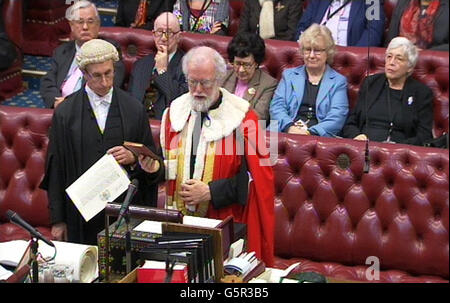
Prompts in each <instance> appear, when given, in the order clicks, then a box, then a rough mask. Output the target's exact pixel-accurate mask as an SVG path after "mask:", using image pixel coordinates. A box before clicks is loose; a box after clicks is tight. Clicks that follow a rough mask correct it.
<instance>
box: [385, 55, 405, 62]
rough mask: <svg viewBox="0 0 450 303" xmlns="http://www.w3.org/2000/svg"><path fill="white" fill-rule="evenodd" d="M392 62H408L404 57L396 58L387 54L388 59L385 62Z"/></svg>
mask: <svg viewBox="0 0 450 303" xmlns="http://www.w3.org/2000/svg"><path fill="white" fill-rule="evenodd" d="M391 60H394V62H396V63H400V64H402V63H405V62H406V58H405V57H402V56H394V55H392V54H387V55H386V57H385V61H386V62H390V61H391Z"/></svg>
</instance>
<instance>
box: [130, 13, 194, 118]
mask: <svg viewBox="0 0 450 303" xmlns="http://www.w3.org/2000/svg"><path fill="white" fill-rule="evenodd" d="M153 35H154V38H155V44H156V50H157V53H156V55H154V54H150V55H148V56H146V57H143V58H142V59H140V60H138V61H136V63H135V64H134V67H133V71H132V72H131V76H130V82H129V85H128V91H129V92H130V93H131V94H132V95H133V96H134V97H136V99H138V100H141V101H142V102H143V103H144V106H145V107H146V109H147V112H148V114H149V117H151V118H156V119H158V120H161V117H162V113H163V111H164V109H165V108H166V107H168V106H169V104H170V102H172V100H174V99H175V98H177V97H179V96H180V95H182V94H184V93H185V92H187V91H188V88H187V84H186V80H185V78H184V75H183V71H182V70H181V59H182V58H183V55H184V53H183V52H182V51H181V50H179V49H178V43H179V41H180V24H179V22H178V19H177V18H176V17H175V15H174V14H172V13H162V14H161V15H159V16H158V18H156V20H155V25H154V30H153Z"/></svg>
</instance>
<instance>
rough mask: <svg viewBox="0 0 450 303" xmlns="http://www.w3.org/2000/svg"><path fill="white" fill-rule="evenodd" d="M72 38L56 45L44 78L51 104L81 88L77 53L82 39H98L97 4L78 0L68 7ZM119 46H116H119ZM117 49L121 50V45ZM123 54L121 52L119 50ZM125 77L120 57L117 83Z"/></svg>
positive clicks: (43, 89)
mask: <svg viewBox="0 0 450 303" xmlns="http://www.w3.org/2000/svg"><path fill="white" fill-rule="evenodd" d="M66 19H67V20H69V25H70V30H71V36H72V38H73V39H74V40H73V41H70V42H67V43H65V44H63V45H61V46H59V47H58V48H56V49H55V51H54V53H53V57H52V66H51V68H50V70H49V71H48V72H47V74H46V75H45V76H44V77H42V79H41V89H40V92H41V96H42V99H43V100H44V103H45V105H46V106H47V107H48V108H53V107H56V106H58V105H59V104H60V103H61V102H62V101H64V99H65V97H66V96H68V95H70V94H72V93H74V92H76V91H77V90H79V89H80V88H81V86H82V84H83V77H82V73H81V71H80V69H79V68H78V67H77V64H76V62H75V54H76V53H78V52H79V50H80V47H81V46H82V45H83V43H85V42H87V41H89V40H91V39H96V38H97V37H98V32H99V29H100V18H99V15H98V11H97V8H96V6H95V4H93V3H91V2H89V1H84V0H82V1H78V2H75V4H73V5H72V6H70V7H69V8H68V9H67V10H66ZM116 47H117V46H116ZM117 49H119V50H120V48H119V47H117ZM119 54H120V53H119ZM124 78H125V65H124V64H123V63H122V62H121V61H118V62H117V63H116V64H115V76H114V81H115V82H114V84H115V85H116V86H118V87H120V86H122V82H123V80H124Z"/></svg>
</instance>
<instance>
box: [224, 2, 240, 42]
mask: <svg viewBox="0 0 450 303" xmlns="http://www.w3.org/2000/svg"><path fill="white" fill-rule="evenodd" d="M243 9H244V0H229V16H230V24H229V25H228V36H231V37H233V36H235V35H236V33H237V31H238V28H239V23H240V20H241V14H242V10H243Z"/></svg>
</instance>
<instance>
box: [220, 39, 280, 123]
mask: <svg viewBox="0 0 450 303" xmlns="http://www.w3.org/2000/svg"><path fill="white" fill-rule="evenodd" d="M227 52H228V60H229V61H230V63H231V64H232V65H233V69H230V70H228V71H227V74H226V76H225V78H224V80H223V83H222V87H223V88H225V89H226V90H228V91H229V92H231V93H233V94H235V95H237V96H239V97H241V98H243V99H245V100H247V101H248V102H250V106H251V107H252V108H253V109H254V110H255V111H256V113H257V114H258V115H259V118H260V120H263V121H268V120H269V105H270V100H272V96H273V93H274V91H275V89H276V87H277V85H278V82H277V80H276V79H275V78H273V77H271V76H270V75H269V74H268V73H266V72H264V71H262V70H261V69H260V68H259V65H260V64H261V63H262V62H263V61H264V57H265V52H266V47H265V44H264V40H263V39H262V38H261V37H259V36H258V35H256V34H254V33H248V32H242V33H239V34H237V35H236V36H234V38H233V39H232V40H231V41H230V44H229V45H228V49H227Z"/></svg>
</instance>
